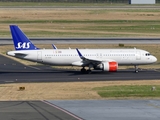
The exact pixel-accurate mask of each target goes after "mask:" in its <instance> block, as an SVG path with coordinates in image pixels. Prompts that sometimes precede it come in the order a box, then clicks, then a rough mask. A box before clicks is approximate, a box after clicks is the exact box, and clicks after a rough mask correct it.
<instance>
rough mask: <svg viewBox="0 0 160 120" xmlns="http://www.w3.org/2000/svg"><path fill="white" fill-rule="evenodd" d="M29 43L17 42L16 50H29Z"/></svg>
mask: <svg viewBox="0 0 160 120" xmlns="http://www.w3.org/2000/svg"><path fill="white" fill-rule="evenodd" d="M30 44H31V43H30V42H27V43H26V42H24V43H22V42H19V43H18V44H17V47H16V49H21V48H23V49H29V48H30Z"/></svg>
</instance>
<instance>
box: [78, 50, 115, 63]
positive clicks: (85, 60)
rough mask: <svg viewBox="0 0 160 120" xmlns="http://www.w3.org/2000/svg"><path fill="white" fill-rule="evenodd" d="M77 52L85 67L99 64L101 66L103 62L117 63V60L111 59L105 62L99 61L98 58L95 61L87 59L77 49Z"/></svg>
mask: <svg viewBox="0 0 160 120" xmlns="http://www.w3.org/2000/svg"><path fill="white" fill-rule="evenodd" d="M76 50H77V52H78V55H79V57H80V58H81V59H82V62H83V65H84V66H87V65H89V64H93V65H98V64H100V63H102V62H110V61H115V60H111V59H105V60H103V59H98V58H96V59H95V58H94V59H93V58H86V57H84V56H83V55H82V54H81V52H80V51H79V50H78V49H77V48H76Z"/></svg>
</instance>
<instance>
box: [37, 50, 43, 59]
mask: <svg viewBox="0 0 160 120" xmlns="http://www.w3.org/2000/svg"><path fill="white" fill-rule="evenodd" d="M37 60H40V61H41V60H42V51H38V52H37Z"/></svg>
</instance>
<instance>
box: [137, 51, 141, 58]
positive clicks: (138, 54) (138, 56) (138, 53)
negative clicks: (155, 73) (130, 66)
mask: <svg viewBox="0 0 160 120" xmlns="http://www.w3.org/2000/svg"><path fill="white" fill-rule="evenodd" d="M140 59H141V53H140V52H139V51H137V52H136V60H140Z"/></svg>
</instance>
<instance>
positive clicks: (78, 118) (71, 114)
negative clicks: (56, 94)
mask: <svg viewBox="0 0 160 120" xmlns="http://www.w3.org/2000/svg"><path fill="white" fill-rule="evenodd" d="M42 102H43V103H46V104H48V105H50V106H52V107H54V108H56V109H58V110H60V111H62V112H64V113H66V114H68V115H70V116H72V117H74V118H76V119H77V120H83V119H82V118H80V117H78V116H76V115H74V114H73V113H71V112H69V111H67V110H65V109H63V108H61V107H59V106H57V105H54V104H53V103H50V102H48V101H46V100H42Z"/></svg>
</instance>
